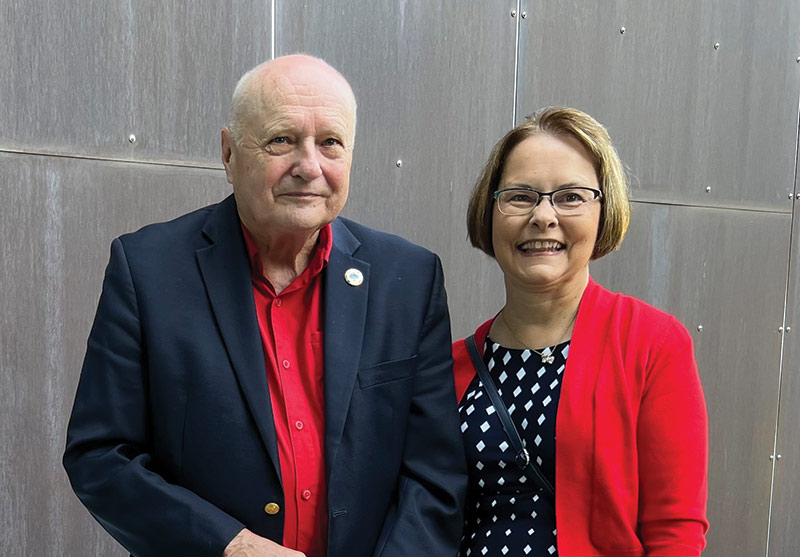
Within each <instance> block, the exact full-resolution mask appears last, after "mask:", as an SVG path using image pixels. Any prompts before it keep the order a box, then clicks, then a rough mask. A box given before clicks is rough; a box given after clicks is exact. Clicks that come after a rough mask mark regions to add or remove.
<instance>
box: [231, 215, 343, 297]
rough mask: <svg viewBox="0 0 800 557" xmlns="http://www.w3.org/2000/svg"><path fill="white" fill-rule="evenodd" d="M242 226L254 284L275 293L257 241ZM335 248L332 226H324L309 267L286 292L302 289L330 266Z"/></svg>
mask: <svg viewBox="0 0 800 557" xmlns="http://www.w3.org/2000/svg"><path fill="white" fill-rule="evenodd" d="M240 224H241V225H242V234H243V235H244V242H245V244H246V245H247V255H248V259H249V261H250V274H251V276H252V279H253V284H255V285H259V284H266V285H269V287H270V288H269V290H270V291H271V292H274V291H273V289H272V285H271V284H269V281H268V280H267V278H266V277H265V276H264V270H263V267H262V266H261V257H260V256H259V254H258V247H257V246H256V243H255V240H254V239H253V236H252V234H251V233H250V231H249V230H247V227H246V226H245V225H244V223H242V222H240ZM332 247H333V234H332V232H331V225H330V223H329V224H326V225H325V226H323V227H322V228H321V229H320V231H319V236H318V237H317V245H316V246H315V247H314V253H313V254H312V256H311V260H310V261H309V264H308V267H306V268H305V270H304V271H303V272H302V273H300V275H299V276H298V277H297V278H295V279H294V280H293V281H292V283H291V284H290V285H289V286H288V287H287V288H286V291H291V290H295V289H297V288H302V287H303V286H305V285H307V284H308V283H309V282H310V281H311V280H312V279H313V278H314V277H316V276H317V275H318V274H320V273H321V272H322V269H324V268H325V266H326V265H327V264H328V260H329V259H330V257H331V248H332Z"/></svg>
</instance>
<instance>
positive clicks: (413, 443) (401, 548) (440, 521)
mask: <svg viewBox="0 0 800 557" xmlns="http://www.w3.org/2000/svg"><path fill="white" fill-rule="evenodd" d="M418 362H419V365H418V369H417V373H416V376H415V379H414V381H415V383H414V394H413V397H412V400H411V409H410V415H409V418H408V424H407V430H406V437H405V450H404V454H403V461H402V465H401V471H400V478H399V483H398V485H399V487H398V495H397V497H396V498H395V502H394V504H393V506H392V508H391V509H390V511H389V513H388V514H387V517H386V520H385V521H384V525H383V528H382V532H381V535H380V537H379V539H378V544H377V546H376V550H375V556H376V557H377V556H380V557H406V556H408V555H437V556H438V555H442V556H447V555H455V554H456V553H457V552H458V547H459V543H460V539H461V531H462V528H463V506H464V499H465V497H466V486H467V474H466V463H465V459H464V449H463V444H462V441H461V432H460V429H459V419H458V410H457V403H456V399H455V396H454V384H453V365H452V358H451V338H450V317H449V314H448V311H447V299H446V295H445V290H444V281H443V276H442V267H441V262H440V261H439V258H438V257H436V258H435V269H434V275H433V281H432V288H431V292H430V298H429V301H428V308H427V312H426V315H425V318H424V324H423V327H422V332H421V335H420V340H419V353H418Z"/></svg>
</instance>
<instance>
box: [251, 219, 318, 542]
mask: <svg viewBox="0 0 800 557" xmlns="http://www.w3.org/2000/svg"><path fill="white" fill-rule="evenodd" d="M242 231H243V232H244V238H245V242H246V243H247V251H248V254H249V255H250V270H251V275H252V281H253V297H254V299H255V305H256V313H257V314H258V328H259V330H260V332H261V343H262V345H263V347H264V362H265V364H266V373H267V381H268V383H269V393H270V401H271V402H272V415H273V417H274V419H275V434H276V437H277V440H278V455H279V459H280V465H281V480H282V482H283V495H284V507H283V511H284V513H285V515H284V526H283V545H284V546H286V547H289V548H292V549H296V550H298V551H302V552H303V553H305V554H306V555H308V556H309V557H324V555H325V553H326V545H327V537H328V511H327V508H326V507H327V497H326V494H327V486H326V485H325V452H324V450H325V446H324V443H325V438H324V435H325V417H324V416H325V414H324V389H323V359H322V276H321V273H322V269H323V268H324V267H325V265H326V264H327V262H328V259H329V257H330V253H331V246H332V235H331V227H330V225H327V226H325V227H324V228H323V229H322V230H321V231H320V234H319V241H318V243H317V247H316V248H315V250H314V253H313V255H312V256H311V260H310V262H309V265H308V267H306V269H305V270H304V271H303V272H302V273H301V274H300V276H298V277H297V278H295V279H294V280H293V281H292V282H291V284H289V286H287V287H286V288H285V289H284V290H282V291H281V293H280V294H275V290H274V289H273V287H272V285H271V284H270V283H269V281H268V280H267V279H266V278H265V277H264V273H263V270H262V267H261V258H260V256H259V254H258V248H257V247H256V245H255V243H254V241H253V238H252V237H251V235H250V234H249V232H248V231H247V229H246V228H245V227H244V225H242Z"/></svg>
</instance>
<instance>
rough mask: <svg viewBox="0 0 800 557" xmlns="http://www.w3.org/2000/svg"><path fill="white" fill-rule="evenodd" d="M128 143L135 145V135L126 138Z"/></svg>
mask: <svg viewBox="0 0 800 557" xmlns="http://www.w3.org/2000/svg"><path fill="white" fill-rule="evenodd" d="M128 141H129V142H130V143H136V136H135V135H133V134H130V135H129V136H128Z"/></svg>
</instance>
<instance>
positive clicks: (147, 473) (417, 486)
mask: <svg viewBox="0 0 800 557" xmlns="http://www.w3.org/2000/svg"><path fill="white" fill-rule="evenodd" d="M355 113H356V102H355V98H354V96H353V93H352V90H351V89H350V86H349V85H348V83H347V81H346V80H345V79H344V78H343V77H342V76H341V74H339V73H338V72H337V71H336V70H334V69H333V68H331V67H330V66H328V65H327V64H325V63H324V62H322V61H321V60H318V59H315V58H311V57H308V56H301V55H294V56H286V57H283V58H278V59H276V60H273V61H271V62H267V63H265V64H262V65H260V66H258V67H256V68H254V69H253V70H251V71H250V72H248V73H247V74H246V75H245V76H244V77H242V79H241V80H240V82H239V84H238V85H237V86H236V90H235V92H234V95H233V102H232V110H231V121H230V125H229V126H228V127H227V128H225V129H223V130H222V162H223V164H224V165H225V172H226V175H227V178H228V182H230V183H231V184H232V185H233V196H231V197H229V198H227V199H226V200H224V201H222V202H221V203H219V204H217V205H214V206H211V207H206V208H204V209H201V210H199V211H196V212H193V213H190V214H188V215H185V216H183V217H180V218H178V219H176V220H174V221H172V222H169V223H164V224H155V225H151V226H148V227H145V228H144V229H142V230H140V231H138V232H136V233H133V234H128V235H125V236H122V237H121V238H118V239H116V240H114V242H113V244H112V247H111V259H110V262H109V264H108V269H107V271H106V277H105V282H104V284H103V293H102V296H101V298H100V303H99V307H98V310H97V316H96V318H95V323H94V326H93V328H92V332H91V334H90V337H89V341H88V349H87V353H86V359H85V361H84V365H83V370H82V374H81V380H80V384H79V386H78V392H77V395H76V399H75V406H74V409H73V412H72V417H71V420H70V425H69V430H68V435H67V449H66V453H65V455H64V466H65V467H66V469H67V472H68V474H69V477H70V480H71V482H72V485H73V487H74V489H75V491H76V493H77V494H78V496H79V497H80V499H81V500H82V501H83V503H84V504H85V505H86V507H88V509H89V510H90V511H91V513H92V514H93V515H94V516H95V518H97V520H98V521H99V522H100V523H101V524H102V525H103V527H104V528H106V530H108V531H109V532H110V533H111V535H113V536H114V537H115V538H116V539H117V540H118V541H119V542H120V543H121V544H122V545H124V546H125V547H126V548H127V549H128V550H129V551H130V552H131V553H133V554H134V555H137V556H140V557H141V556H147V555H169V556H179V555H181V556H182V555H186V556H204V555H208V556H213V557H219V556H221V555H224V556H226V557H233V556H299V555H308V556H309V557H318V556H324V555H329V556H332V557H335V556H345V555H347V556H371V555H381V556H386V557H389V556H404V557H405V556H411V555H425V556H440V555H453V554H455V553H456V551H457V549H458V542H459V538H460V533H461V526H462V509H461V507H462V499H463V496H464V490H465V484H466V473H465V469H464V464H463V460H464V456H463V454H464V453H463V449H462V447H461V445H460V443H461V440H460V435H459V428H458V418H457V413H456V402H455V395H454V387H453V382H452V373H451V359H450V330H449V327H450V324H449V318H448V314H447V307H446V300H445V293H444V289H443V281H442V270H441V265H440V262H439V260H438V258H437V257H436V256H435V255H434V254H432V253H430V252H428V251H426V250H424V249H422V248H420V247H417V246H414V245H412V244H409V243H408V242H406V241H404V240H402V239H400V238H397V237H395V236H390V235H387V234H383V233H380V232H376V231H373V230H370V229H368V228H365V227H363V226H360V225H358V224H356V223H354V222H352V221H349V220H346V219H342V218H338V214H339V212H340V211H341V209H342V206H343V205H344V203H345V200H346V199H347V193H348V186H349V174H350V164H351V160H352V152H353V140H354V136H355V115H356V114H355Z"/></svg>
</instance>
